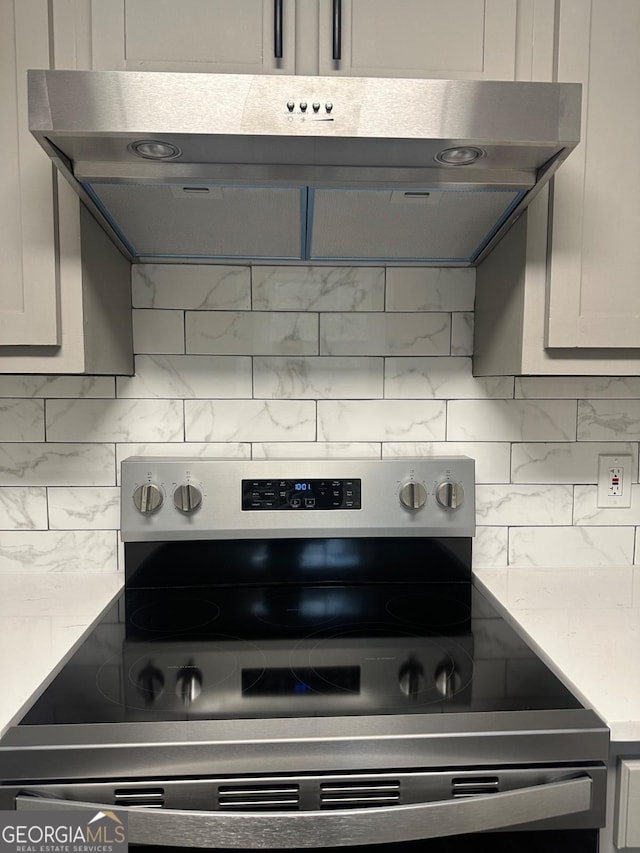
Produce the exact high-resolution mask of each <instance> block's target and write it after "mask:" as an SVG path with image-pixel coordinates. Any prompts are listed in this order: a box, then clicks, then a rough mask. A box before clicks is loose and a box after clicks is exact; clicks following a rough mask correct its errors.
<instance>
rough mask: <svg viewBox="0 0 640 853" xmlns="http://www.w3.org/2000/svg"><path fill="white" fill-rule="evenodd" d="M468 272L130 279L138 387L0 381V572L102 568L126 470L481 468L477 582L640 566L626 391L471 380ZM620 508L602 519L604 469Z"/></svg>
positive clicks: (82, 380)
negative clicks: (607, 457) (263, 463)
mask: <svg viewBox="0 0 640 853" xmlns="http://www.w3.org/2000/svg"><path fill="white" fill-rule="evenodd" d="M474 295H475V274H474V271H473V270H460V269H421V268H417V267H415V268H405V269H402V268H385V267H380V266H378V267H349V266H334V267H331V266H320V267H313V266H284V267H278V266H255V267H251V266H249V265H247V264H229V265H223V266H203V265H179V266H175V265H157V266H154V265H146V264H142V265H136V266H134V267H133V270H132V298H133V305H134V312H133V319H134V349H135V353H136V359H135V371H136V373H135V376H132V377H118V378H117V379H116V378H115V377H66V376H0V531H1V535H0V572H13V571H16V570H19V571H49V572H65V571H90V572H104V571H111V570H114V569H115V568H116V567H117V566H118V561H119V559H121V553H122V549H121V547H119V543H118V534H117V530H118V526H119V491H118V484H119V466H120V463H121V462H122V460H123V459H125V458H127V457H128V456H134V455H159V456H162V455H169V454H171V455H179V456H183V457H186V456H191V457H200V456H215V457H227V458H237V459H250V458H254V459H278V458H280V459H295V458H305V457H307V458H314V459H323V458H326V459H331V458H349V457H354V458H365V459H366V458H371V459H379V458H401V457H413V456H418V457H420V456H429V455H445V454H448V455H460V454H464V455H468V456H472V457H473V458H475V460H476V476H477V484H478V485H477V508H478V512H477V519H478V530H477V535H476V538H475V541H474V562H475V564H476V565H478V566H505V565H509V564H511V565H514V566H522V567H536V568H540V569H542V568H543V567H545V566H551V565H556V566H560V565H563V566H569V567H572V566H583V567H584V566H589V565H609V564H619V565H629V564H631V563H633V562H636V563H640V532H639V531H640V484H639V477H638V464H639V463H638V442H639V441H640V378H637V377H627V378H621V377H617V376H611V377H597V378H595V377H587V378H584V377H581V378H571V377H550V378H539V377H522V378H515V379H514V377H513V376H498V377H483V378H475V377H474V376H473V373H472V355H473V323H474V314H473V308H474ZM603 453H605V454H627V455H631V456H632V459H633V467H632V471H631V480H632V482H633V483H634V487H633V490H632V505H631V507H630V508H628V509H622V510H619V509H602V508H599V507H598V506H597V491H596V479H597V470H598V456H599V455H600V454H603Z"/></svg>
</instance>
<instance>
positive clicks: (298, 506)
mask: <svg viewBox="0 0 640 853" xmlns="http://www.w3.org/2000/svg"><path fill="white" fill-rule="evenodd" d="M360 492H361V481H360V480H357V479H354V480H328V479H327V480H308V479H302V478H301V479H299V480H278V479H273V480H243V481H242V509H243V510H266V509H270V510H274V509H275V510H287V511H290V510H297V511H302V512H304V511H305V510H315V509H360V508H361V506H362V505H361V500H360Z"/></svg>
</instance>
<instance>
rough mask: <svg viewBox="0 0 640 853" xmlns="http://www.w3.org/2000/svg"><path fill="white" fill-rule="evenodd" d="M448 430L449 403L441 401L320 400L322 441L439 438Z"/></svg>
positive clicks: (320, 434)
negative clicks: (446, 426) (447, 409)
mask: <svg viewBox="0 0 640 853" xmlns="http://www.w3.org/2000/svg"><path fill="white" fill-rule="evenodd" d="M444 430H445V404H444V403H441V402H440V401H435V400H421V401H419V402H414V401H408V400H344V401H335V402H334V401H329V400H320V401H319V402H318V437H319V438H320V440H321V441H401V440H404V439H406V440H407V441H431V440H433V439H435V440H436V441H438V440H442V439H443V438H444Z"/></svg>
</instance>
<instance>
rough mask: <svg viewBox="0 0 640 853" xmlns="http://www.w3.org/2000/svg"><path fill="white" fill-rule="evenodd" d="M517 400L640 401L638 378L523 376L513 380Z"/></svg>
mask: <svg viewBox="0 0 640 853" xmlns="http://www.w3.org/2000/svg"><path fill="white" fill-rule="evenodd" d="M516 397H527V398H534V397H542V398H545V399H551V398H553V397H558V398H568V399H574V400H576V399H589V400H595V399H598V398H602V399H604V398H609V399H611V398H615V399H623V398H625V397H627V398H629V397H631V398H636V399H637V398H640V377H638V376H621V377H617V376H587V377H582V376H544V377H541V376H525V377H522V378H518V379H516Z"/></svg>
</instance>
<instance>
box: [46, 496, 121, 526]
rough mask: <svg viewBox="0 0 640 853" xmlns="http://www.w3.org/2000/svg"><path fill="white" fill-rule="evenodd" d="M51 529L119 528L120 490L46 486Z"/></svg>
mask: <svg viewBox="0 0 640 853" xmlns="http://www.w3.org/2000/svg"><path fill="white" fill-rule="evenodd" d="M48 502H49V527H50V528H51V530H119V529H120V489H118V488H116V487H110V488H104V487H103V488H95V487H93V488H50V489H48Z"/></svg>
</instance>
